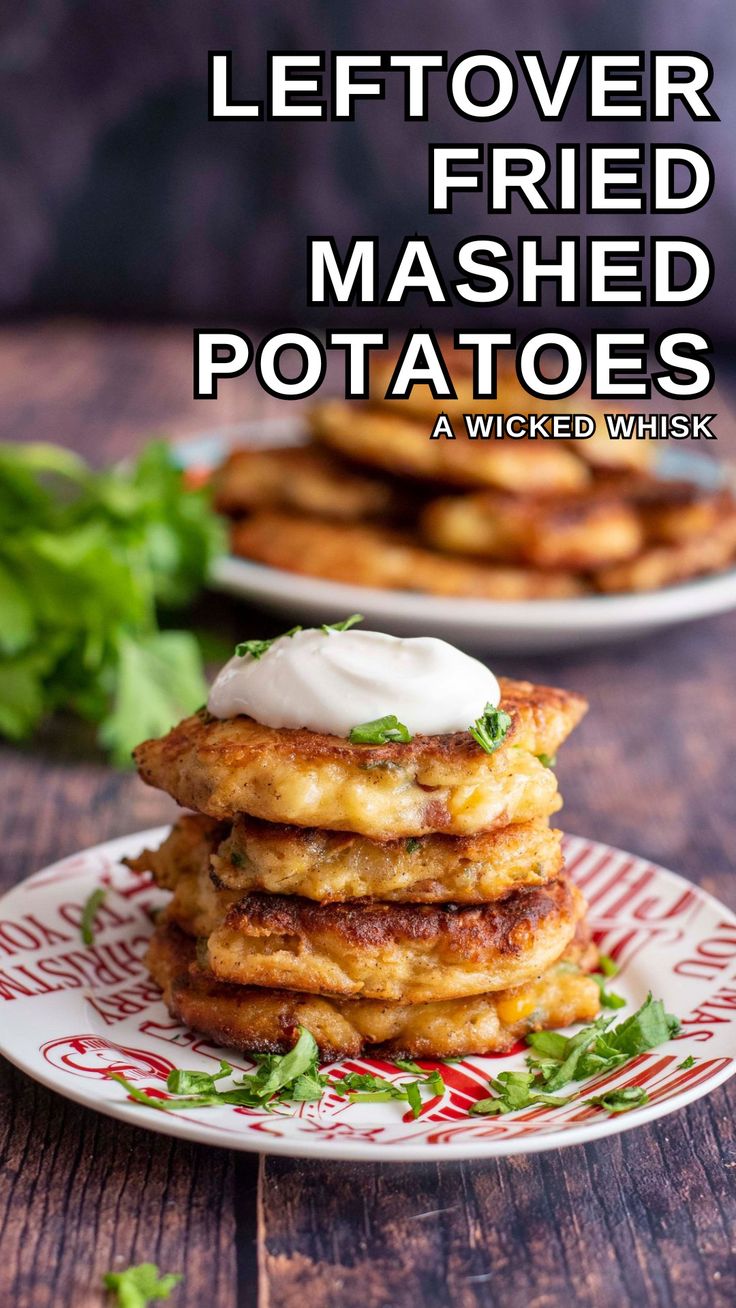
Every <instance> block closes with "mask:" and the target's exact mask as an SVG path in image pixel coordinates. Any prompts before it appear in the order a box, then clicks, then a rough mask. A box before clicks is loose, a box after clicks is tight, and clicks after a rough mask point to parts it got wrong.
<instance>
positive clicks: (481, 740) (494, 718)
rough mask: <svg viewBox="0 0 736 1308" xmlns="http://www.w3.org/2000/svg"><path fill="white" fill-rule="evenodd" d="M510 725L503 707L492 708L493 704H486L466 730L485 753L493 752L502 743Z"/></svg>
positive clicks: (509, 718) (508, 716) (509, 717)
mask: <svg viewBox="0 0 736 1308" xmlns="http://www.w3.org/2000/svg"><path fill="white" fill-rule="evenodd" d="M510 726H511V716H510V714H508V713H506V711H505V710H504V709H500V708H494V706H493V704H486V707H485V709H484V711H483V713H482V714H481V716H480V717H479V718H476V720H475V722H474V724H473V726H472V727H468V731H469V732H470V734H471V736H472V737H473V740H474V741H475V742H476V744H478V745H480V747H481V749H484V750H485V752H486V754H495V752H496V750H497V749H498V747H499V745H502V744H503V742H504V738H505V736H506V733H507V731H508V729H509V727H510Z"/></svg>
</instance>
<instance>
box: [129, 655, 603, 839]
mask: <svg viewBox="0 0 736 1308" xmlns="http://www.w3.org/2000/svg"><path fill="white" fill-rule="evenodd" d="M501 696H502V698H501V705H502V707H503V708H504V709H506V711H507V712H508V713H509V714H510V715H511V719H512V721H511V726H510V728H509V730H508V732H507V735H506V737H505V740H504V742H503V744H502V745H501V746H500V748H499V749H497V750H496V752H495V753H494V754H491V755H489V754H486V753H484V751H483V750H482V749H481V748H480V747H479V746H478V745H477V744H476V743H475V741H474V740H473V738H472V737H471V736H470V735H469V733H467V732H458V733H456V734H454V735H448V736H415V737H414V739H413V740H412V741H410V742H408V743H406V744H404V743H391V744H386V745H355V744H352V743H351V742H350V741H349V740H345V739H343V738H341V737H338V736H328V735H323V734H321V733H319V732H313V731H306V730H299V731H286V730H276V729H274V728H272V727H264V726H261V725H260V724H259V723H257V722H254V721H253V720H252V719H251V718H246V717H237V718H230V719H226V720H224V721H220V720H219V719H217V718H213V717H211V716H210V715H209V714H208V713H207V712H206V710H204V709H202V710H200V712H199V713H195V714H194V715H193V716H192V717H189V718H185V719H184V721H183V722H180V723H179V724H178V725H177V726H175V727H173V728H172V730H171V731H170V732H169V733H168V734H167V735H166V736H163V737H161V738H160V739H157V740H147V741H144V742H143V744H141V745H139V746H138V748H137V749H136V750H135V751H134V757H135V760H136V763H137V765H138V770H139V772H140V775H141V777H142V779H143V780H144V781H146V782H147V783H148V784H149V785H152V786H156V787H157V788H158V789H160V790H165V791H167V792H168V793H169V794H170V795H172V796H173V798H174V799H175V800H176V801H177V803H179V804H180V805H181V806H182V807H183V808H192V809H195V810H196V811H197V812H199V813H204V814H206V815H207V816H209V817H214V818H220V819H222V818H230V819H232V818H234V817H236V816H237V815H238V814H239V813H249V814H250V815H251V816H253V817H259V818H263V819H264V820H265V821H267V822H285V823H288V824H289V825H295V826H301V827H319V828H326V829H327V830H330V831H351V832H356V833H357V834H359V835H365V836H372V837H373V838H375V839H379V840H382V839H389V838H398V837H402V836H403V837H410V836H417V837H418V836H426V835H431V834H433V833H443V832H445V833H447V834H450V835H457V836H469V835H475V834H477V833H478V832H481V831H490V830H493V829H495V828H498V827H503V826H507V825H508V824H510V823H514V822H528V821H531V820H533V819H536V818H543V817H549V815H550V814H551V813H554V812H556V811H557V809H558V808H560V806H561V803H562V801H561V799H560V797H559V794H558V790H557V781H556V778H555V775H554V772H552V771H551V769H550V768H547V767H545V766H544V765H543V764H542V763H541V762H540V760H539V759H538V758H537V757H535V756H536V755H538V754H545V755H550V756H551V755H553V754H555V753H556V752H557V749H558V747H559V746H560V745H561V744H562V741H563V740H564V739H565V738H566V736H567V735H568V734H569V733H570V731H572V729H573V728H574V727H575V726H576V724H577V723H578V722H579V721H580V719H581V717H582V716H583V714H584V712H585V710H586V708H587V705H586V702H585V700H584V699H583V698H582V696H580V695H575V694H574V693H572V692H569V691H564V690H556V689H553V688H552V687H549V686H534V685H532V684H531V682H525V681H511V680H507V679H503V678H502V679H501Z"/></svg>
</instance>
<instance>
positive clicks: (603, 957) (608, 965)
mask: <svg viewBox="0 0 736 1308" xmlns="http://www.w3.org/2000/svg"><path fill="white" fill-rule="evenodd" d="M598 968H599V971H601V972H602V973H603V975H604V976H608V977H611V976H618V972H619V966H618V963H616V962H615V961H614V959H612V958H611V956H610V954H599V955H598Z"/></svg>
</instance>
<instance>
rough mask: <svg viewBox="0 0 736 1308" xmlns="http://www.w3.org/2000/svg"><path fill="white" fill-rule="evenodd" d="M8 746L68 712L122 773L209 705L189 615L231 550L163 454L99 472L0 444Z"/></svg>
mask: <svg viewBox="0 0 736 1308" xmlns="http://www.w3.org/2000/svg"><path fill="white" fill-rule="evenodd" d="M0 522H2V528H1V529H0V734H1V735H5V736H7V737H9V738H10V739H12V740H24V739H26V738H27V737H29V736H30V735H32V733H33V732H34V731H35V730H36V728H37V727H38V726H39V725H40V723H41V722H42V720H43V719H44V718H45V717H47V716H48V715H50V714H52V713H54V712H55V711H57V710H68V711H72V712H74V713H77V714H79V715H80V716H81V717H83V718H86V719H88V720H89V721H91V722H94V723H96V724H98V727H99V737H100V741H101V743H102V744H103V745H104V746H105V747H106V748H108V749H109V751H110V753H111V755H112V757H113V760H114V761H115V762H116V763H118V764H121V765H122V764H127V763H129V761H130V760H129V756H130V751H131V749H132V748H133V746H134V745H136V744H137V743H138V742H139V741H140V740H142V739H144V738H145V737H146V736H154V735H160V734H161V733H163V732H164V731H167V730H168V729H169V727H171V726H172V725H173V723H174V722H176V721H177V720H178V718H180V717H181V716H182V715H183V714H184V713H188V712H191V711H192V710H193V709H194V708H195V707H196V706H197V705H198V704H201V702H202V700H203V699H205V698H206V686H205V682H204V677H203V672H202V660H201V655H200V650H199V647H198V644H197V641H196V639H195V637H194V636H193V635H192V634H191V633H190V632H185V631H172V630H168V629H167V630H162V629H161V627H160V626H159V621H158V616H157V614H158V610H159V609H162V610H172V609H175V608H179V607H181V606H182V605H184V604H187V603H188V602H189V601H190V600H191V599H193V597H194V596H195V595H196V594H197V592H198V591H199V590H200V588H201V586H202V585H203V583H204V581H205V578H206V576H207V572H208V569H209V566H210V563H211V561H212V559H213V558H214V557H215V555H216V554H217V553H218V552H219V551H220V549H221V548H222V547H223V545H224V529H223V527H222V524H221V522H220V520H219V519H218V518H217V516H216V514H215V513H214V512H213V511H212V509H211V507H210V504H209V499H208V494H207V491H206V490H205V489H199V490H190V489H188V488H187V486H186V484H185V479H184V476H183V474H182V472H181V470H180V469H179V468H178V467H177V466H176V464H175V462H174V459H173V457H172V454H171V452H170V451H169V449H168V448H167V447H166V445H165V444H163V443H161V442H156V443H153V444H151V445H149V446H148V447H147V448H146V449H144V450H143V452H142V453H141V454H140V455H139V457H138V458H137V459H136V460H135V461H134V462H131V463H130V464H124V465H119V466H116V467H113V468H110V469H107V470H104V471H101V472H98V471H94V470H93V469H91V468H90V467H89V466H88V465H87V464H86V463H85V462H84V461H83V460H82V459H79V458H77V457H76V455H74V454H72V453H71V452H70V451H68V450H64V449H62V448H61V447H57V446H54V445H13V444H4V445H0Z"/></svg>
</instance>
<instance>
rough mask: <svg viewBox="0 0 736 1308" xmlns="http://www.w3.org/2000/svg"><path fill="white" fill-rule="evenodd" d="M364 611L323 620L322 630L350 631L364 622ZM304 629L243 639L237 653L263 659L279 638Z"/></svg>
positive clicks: (294, 634)
mask: <svg viewBox="0 0 736 1308" xmlns="http://www.w3.org/2000/svg"><path fill="white" fill-rule="evenodd" d="M364 621H365V619H364V617H363V614H362V613H351V614H350V617H349V618H343V620H342V622H323V623H322V625H321V626H320V631H323V632H324V634H325V636H329V634H330V632H331V631H349V630H350V628H351V627H354V626H356V625H357V623H359V622H364ZM300 631H304V627H290V628H289V630H288V631H282V632H281V635H280V636H271V637H270V639H268V640H241V642H240V644H239V645H236V646H235V653H236V654H237V656H238V658H239V659H243V658H245V656H246V655H247V654H249V655H250V657H251V658H252V659H256V660H257V659H262V658H263V655H264V654H267V653H268V651H269V650H270V648H271V646H272V645H273V644H275V642H276V641H277V640H285V639H286V637H287V636H296V635H297V633H298V632H300Z"/></svg>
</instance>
